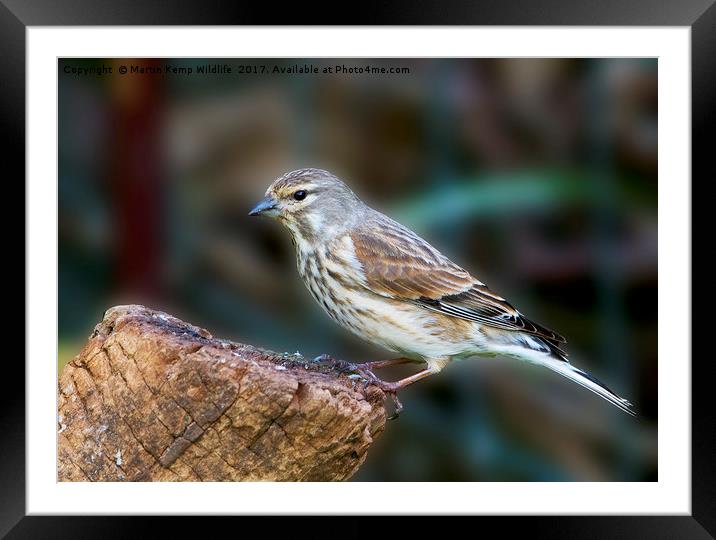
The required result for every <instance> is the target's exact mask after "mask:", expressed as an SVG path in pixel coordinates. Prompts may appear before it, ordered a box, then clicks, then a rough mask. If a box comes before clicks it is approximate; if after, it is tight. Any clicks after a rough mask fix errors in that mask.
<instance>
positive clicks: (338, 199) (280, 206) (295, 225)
mask: <svg viewBox="0 0 716 540" xmlns="http://www.w3.org/2000/svg"><path fill="white" fill-rule="evenodd" d="M363 206H364V205H363V203H362V202H361V201H360V200H359V199H358V197H356V196H355V194H354V193H353V192H352V191H351V190H350V188H349V187H348V186H347V185H345V184H344V183H343V182H342V181H341V180H340V179H339V178H337V177H336V176H334V175H333V174H331V173H330V172H328V171H324V170H322V169H298V170H296V171H291V172H289V173H286V174H284V175H283V176H279V177H278V178H277V179H276V180H274V181H273V183H272V184H271V185H270V186H269V187H268V189H267V190H266V196H265V197H264V198H263V199H262V200H261V201H260V202H259V203H258V204H257V205H256V206H255V207H254V209H253V210H251V212H249V215H250V216H267V217H272V218H275V219H278V220H279V221H280V222H282V223H283V224H284V225H285V226H286V227H287V228H288V229H289V230H291V231H292V232H299V233H301V234H302V235H303V236H306V235H308V234H312V235H317V234H330V233H331V232H332V231H335V230H337V229H340V228H342V227H345V226H346V225H347V224H348V223H349V222H350V221H351V220H352V219H353V218H354V216H355V215H356V214H357V213H358V212H359V210H360V209H361V208H362V207H363Z"/></svg>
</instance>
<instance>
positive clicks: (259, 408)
mask: <svg viewBox="0 0 716 540" xmlns="http://www.w3.org/2000/svg"><path fill="white" fill-rule="evenodd" d="M384 398H385V395H384V393H383V392H382V391H381V390H380V389H378V388H377V387H376V386H374V385H369V384H367V381H365V380H364V379H363V378H361V377H360V376H359V375H357V374H355V373H353V372H351V370H350V368H349V365H348V364H346V363H344V362H340V361H327V362H316V361H312V360H306V359H304V358H302V357H301V356H299V355H287V354H277V353H274V352H271V351H266V350H262V349H258V348H256V347H252V346H250V345H243V344H239V343H233V342H230V341H226V340H221V339H216V338H214V337H212V336H211V334H209V332H207V331H206V330H203V329H201V328H197V327H196V326H192V325H190V324H187V323H185V322H183V321H181V320H179V319H177V318H175V317H172V316H170V315H168V314H166V313H162V312H159V311H154V310H151V309H147V308H145V307H143V306H136V305H135V306H118V307H114V308H112V309H110V310H108V311H107V312H106V313H105V316H104V319H103V320H102V322H101V323H99V324H98V325H97V326H96V327H95V330H94V332H93V333H92V335H91V336H90V338H89V341H88V343H87V344H86V345H85V347H84V349H83V350H82V351H81V353H80V354H79V355H78V356H77V357H76V358H75V359H74V360H73V361H72V362H70V363H69V364H68V365H67V366H66V367H65V369H64V370H63V372H62V375H61V377H60V380H59V410H58V479H59V480H60V481H239V480H253V481H256V480H274V481H328V480H345V479H347V478H349V477H350V476H351V475H353V474H354V473H355V472H356V471H357V470H358V468H359V467H360V465H361V464H362V463H363V461H364V460H365V458H366V455H367V451H368V448H369V447H370V445H371V444H372V443H373V441H374V440H375V438H376V437H377V436H378V435H379V434H380V433H381V432H382V431H383V429H384V427H385V419H386V413H385V409H384V406H383V402H384Z"/></svg>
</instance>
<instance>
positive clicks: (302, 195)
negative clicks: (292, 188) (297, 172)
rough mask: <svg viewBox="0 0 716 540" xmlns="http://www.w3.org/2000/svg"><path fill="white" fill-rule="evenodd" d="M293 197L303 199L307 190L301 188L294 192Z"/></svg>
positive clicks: (298, 199)
mask: <svg viewBox="0 0 716 540" xmlns="http://www.w3.org/2000/svg"><path fill="white" fill-rule="evenodd" d="M293 198H294V199H296V200H297V201H302V200H303V199H305V198H306V192H305V191H304V190H302V189H299V190H298V191H297V192H296V193H294V194H293Z"/></svg>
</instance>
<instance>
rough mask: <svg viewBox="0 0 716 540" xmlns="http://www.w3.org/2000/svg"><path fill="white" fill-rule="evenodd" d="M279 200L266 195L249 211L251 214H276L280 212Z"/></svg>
mask: <svg viewBox="0 0 716 540" xmlns="http://www.w3.org/2000/svg"><path fill="white" fill-rule="evenodd" d="M277 206H278V201H277V200H276V199H274V198H273V197H271V196H268V197H264V198H263V199H262V200H261V201H260V202H259V203H258V204H257V205H256V206H254V209H253V210H251V212H249V215H250V216H261V215H264V216H275V215H277V214H278V210H277Z"/></svg>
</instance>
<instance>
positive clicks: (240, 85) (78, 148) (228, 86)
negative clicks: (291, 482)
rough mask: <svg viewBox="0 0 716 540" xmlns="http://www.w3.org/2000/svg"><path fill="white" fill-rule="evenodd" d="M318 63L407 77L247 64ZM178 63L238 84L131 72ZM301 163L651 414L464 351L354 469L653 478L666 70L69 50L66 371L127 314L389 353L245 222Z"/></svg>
mask: <svg viewBox="0 0 716 540" xmlns="http://www.w3.org/2000/svg"><path fill="white" fill-rule="evenodd" d="M304 62H309V63H311V64H313V65H315V66H317V67H319V69H322V68H323V67H325V66H333V65H335V64H345V65H347V66H352V65H355V66H365V65H366V64H368V65H371V66H375V67H381V66H383V67H408V68H409V73H401V74H380V75H378V74H376V75H373V74H368V75H366V74H355V75H345V74H344V75H335V74H325V75H324V74H318V75H274V74H239V73H237V69H236V67H237V66H239V65H246V66H261V65H267V66H273V65H278V66H282V67H289V66H293V65H297V64H303V63H304ZM167 63H169V64H171V65H173V66H180V67H193V68H194V69H195V68H196V67H197V66H199V65H202V64H206V63H221V64H228V65H230V66H232V67H233V68H234V69H233V71H234V73H232V74H216V75H196V76H194V75H192V76H187V75H174V74H166V73H162V74H155V75H146V74H145V75H141V74H127V75H120V74H118V73H117V71H118V67H119V66H121V65H128V66H129V65H142V66H145V67H158V68H160V70H163V68H164V66H165V65H166V64H167ZM102 65H106V66H112V67H113V68H114V73H113V74H103V75H78V74H76V73H75V74H72V73H65V69H64V68H65V67H87V68H91V67H98V66H102ZM308 166H310V167H320V168H326V169H329V170H331V171H333V172H335V173H337V174H339V175H340V176H342V177H343V178H344V179H345V180H346V181H347V182H348V184H349V185H350V186H351V187H352V188H353V189H354V190H355V191H356V192H357V193H358V194H359V196H361V197H362V198H363V199H364V200H366V201H367V202H368V203H370V204H372V205H373V206H375V207H377V208H379V209H381V210H383V211H384V212H386V213H388V214H389V215H390V216H391V217H393V218H395V219H397V220H399V221H401V222H402V223H404V224H405V225H407V226H409V227H411V228H413V229H414V230H416V231H417V232H419V233H420V234H422V235H423V236H424V237H426V238H427V239H428V240H430V241H431V242H432V243H433V244H434V245H436V246H438V247H439V248H440V249H441V250H442V251H443V252H444V253H445V254H446V255H448V256H450V257H451V258H452V259H453V260H454V261H455V262H457V263H458V264H461V265H462V266H464V267H466V268H467V269H468V270H470V271H471V272H472V273H473V274H474V275H475V276H476V277H478V278H479V279H480V280H481V281H483V282H485V283H487V284H488V285H489V286H490V287H491V288H492V289H493V290H495V291H496V292H498V293H499V294H501V295H503V296H505V297H507V298H508V299H509V300H510V301H511V302H512V303H513V304H514V305H516V306H517V307H518V308H519V309H520V310H521V311H522V312H523V313H525V314H526V315H527V316H528V317H530V318H533V319H535V320H537V321H539V322H540V323H542V324H544V325H545V326H547V327H549V328H553V329H555V330H557V331H558V332H560V333H562V334H563V335H565V336H566V337H567V339H568V341H569V345H568V352H569V353H570V359H571V360H572V362H573V363H574V364H575V365H577V366H579V367H581V368H584V369H587V370H589V371H591V372H592V373H593V374H594V375H596V376H597V377H599V378H600V379H602V380H603V381H605V382H606V383H607V384H608V385H609V386H610V387H611V388H613V389H614V390H615V391H617V392H618V393H620V394H621V395H623V396H625V397H627V398H629V399H630V400H631V401H632V402H633V403H634V404H635V405H636V407H637V410H638V412H639V416H638V417H637V418H636V419H633V418H630V417H628V416H626V415H625V414H623V413H620V412H619V411H618V410H617V409H616V408H614V407H612V406H611V405H609V404H608V403H606V402H604V401H602V400H601V399H599V398H598V397H596V396H594V395H592V394H591V393H589V392H587V391H586V390H583V389H582V388H580V387H578V386H577V385H574V384H573V383H570V382H568V381H566V380H563V379H561V378H559V376H557V375H554V374H552V373H549V372H547V370H540V369H538V368H535V367H531V366H527V365H521V364H519V365H518V363H517V362H516V361H514V360H502V361H495V360H480V359H476V360H474V361H473V360H469V361H465V362H461V363H456V364H453V365H451V366H449V367H448V368H447V369H446V370H445V371H443V372H442V373H441V374H440V375H439V376H436V377H432V378H429V379H427V380H426V381H425V382H421V383H419V384H416V385H414V386H412V387H410V388H408V389H406V390H405V391H404V392H403V394H402V401H403V403H404V405H405V407H406V409H405V411H404V413H403V414H402V415H401V417H400V419H399V420H397V421H395V422H391V423H390V424H389V425H388V427H387V429H386V431H385V433H384V434H383V435H382V436H381V438H380V439H379V440H378V441H377V442H376V443H375V444H374V445H373V447H372V449H371V452H370V453H369V457H368V459H367V461H366V462H365V464H364V465H363V467H362V468H361V470H360V471H359V473H358V474H357V475H356V476H355V477H354V480H355V481H361V480H363V481H370V480H380V481H413V480H415V481H434V480H448V481H478V480H482V481H644V480H647V481H654V480H656V479H657V447H656V435H657V394H656V387H657V384H656V383H657V61H656V60H655V59H370V60H360V59H345V60H335V59H322V60H310V61H309V60H306V61H304V60H294V59H277V60H272V59H257V60H243V59H221V60H216V59H211V60H205V59H185V60H179V59H171V60H149V59H147V60H142V59H132V60H116V59H115V60H107V59H105V60H102V59H91V60H81V59H67V60H60V61H59V339H60V343H59V369H60V370H61V369H62V367H63V366H64V364H65V363H66V362H68V361H69V360H70V359H71V358H72V357H73V356H74V355H75V354H77V352H78V351H79V349H80V348H81V347H82V345H83V343H84V341H85V340H86V338H87V336H88V335H89V334H90V332H91V330H92V328H93V326H94V324H96V323H97V322H99V321H100V320H101V318H102V314H103V312H104V311H105V310H106V309H107V308H108V307H110V306H112V305H116V304H121V303H141V304H145V305H148V306H150V307H154V308H157V309H161V310H164V311H167V312H170V313H172V314H174V315H176V316H178V317H181V318H184V319H185V320H188V321H190V322H192V323H194V324H197V325H200V326H203V327H205V328H208V329H209V330H210V331H212V333H214V335H217V336H219V337H224V338H230V339H234V340H237V341H243V342H248V343H252V344H254V345H259V346H264V347H266V348H270V349H273V350H277V351H281V352H283V351H288V352H294V351H296V350H299V351H300V352H301V353H303V354H305V355H307V356H311V357H313V356H317V355H318V354H321V353H329V354H331V355H332V356H336V357H340V358H344V359H346V360H351V361H357V362H361V361H367V360H375V359H386V358H390V357H391V354H390V353H389V352H386V351H382V350H380V349H377V348H375V347H372V346H371V345H370V344H366V343H363V342H360V341H358V340H357V339H355V338H353V337H352V336H351V335H350V334H349V333H348V332H347V331H344V330H343V329H341V328H339V327H338V326H336V325H335V324H334V323H333V322H332V321H331V320H330V319H329V318H328V317H327V316H326V315H325V314H324V313H323V312H322V311H321V309H320V307H319V306H318V305H316V304H314V302H313V300H312V299H311V297H310V295H309V294H308V292H307V291H306V290H305V288H304V286H303V284H302V282H301V281H300V278H299V277H298V275H297V272H296V270H295V263H294V254H293V249H292V246H291V244H290V240H289V237H288V234H286V232H285V231H283V230H280V227H279V226H278V224H276V223H272V222H270V221H269V220H257V219H252V218H249V217H247V215H246V214H247V212H248V210H249V209H250V208H251V206H252V204H253V203H254V202H255V201H257V200H258V199H259V198H260V197H261V196H262V194H263V192H264V190H265V189H266V187H267V186H268V184H269V183H270V182H271V181H272V180H273V179H274V178H275V177H276V176H278V175H279V174H281V173H283V172H285V171H287V170H291V169H295V168H299V167H308ZM407 369H408V370H410V369H411V368H407ZM406 373H407V372H406V371H405V370H403V369H402V368H396V369H395V371H393V372H392V373H387V374H386V375H387V376H389V377H391V376H392V377H396V378H397V377H399V376H403V375H405V374H406Z"/></svg>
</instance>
